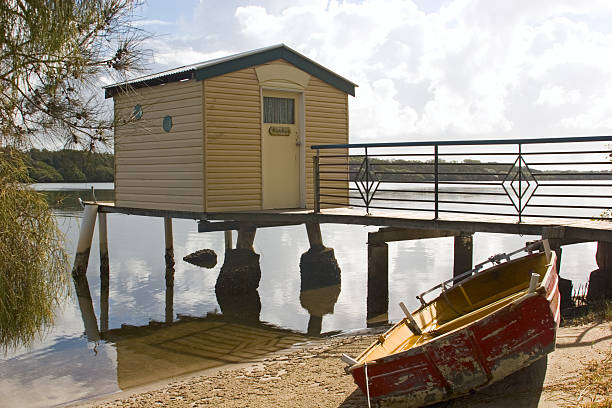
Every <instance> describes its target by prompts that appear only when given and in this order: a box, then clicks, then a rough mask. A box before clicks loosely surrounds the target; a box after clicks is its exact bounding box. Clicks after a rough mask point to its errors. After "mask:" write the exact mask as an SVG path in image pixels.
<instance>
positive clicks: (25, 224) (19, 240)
mask: <svg viewBox="0 0 612 408" xmlns="http://www.w3.org/2000/svg"><path fill="white" fill-rule="evenodd" d="M28 181H29V179H28V177H27V168H26V166H25V164H24V161H23V156H22V154H21V153H19V152H17V151H14V150H11V149H5V150H2V151H0V351H2V352H7V351H9V350H11V349H14V348H17V347H19V346H21V345H26V346H27V345H29V344H30V343H31V342H32V341H33V340H34V339H35V338H36V336H37V335H40V334H41V333H43V332H44V330H45V328H47V327H49V325H51V324H52V323H53V319H54V316H55V312H56V309H57V307H58V305H59V304H60V302H61V301H62V300H63V299H64V298H65V297H66V296H67V294H68V290H69V276H70V274H69V270H68V259H67V254H66V252H65V251H64V237H63V234H62V233H61V231H60V230H59V229H58V227H57V225H56V223H55V219H54V217H53V214H52V212H51V210H50V209H49V207H48V205H47V201H46V199H45V196H44V195H43V194H41V193H38V192H36V191H34V190H32V189H31V188H29V187H28V186H27V183H28Z"/></svg>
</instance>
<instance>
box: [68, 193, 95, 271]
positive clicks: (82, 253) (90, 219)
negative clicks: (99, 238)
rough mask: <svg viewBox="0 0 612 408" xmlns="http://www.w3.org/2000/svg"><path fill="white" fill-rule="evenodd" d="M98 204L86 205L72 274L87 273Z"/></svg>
mask: <svg viewBox="0 0 612 408" xmlns="http://www.w3.org/2000/svg"><path fill="white" fill-rule="evenodd" d="M97 213H98V206H97V205H86V206H85V214H83V220H82V221H81V229H80V231H79V241H78V243H77V250H76V256H75V258H74V265H73V266H72V276H73V277H74V276H81V275H85V274H86V273H87V264H89V252H90V251H91V240H92V239H93V233H94V228H95V226H96V214H97Z"/></svg>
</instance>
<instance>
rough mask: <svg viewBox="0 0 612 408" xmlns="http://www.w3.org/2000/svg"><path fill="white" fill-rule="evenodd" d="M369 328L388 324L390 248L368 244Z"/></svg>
mask: <svg viewBox="0 0 612 408" xmlns="http://www.w3.org/2000/svg"><path fill="white" fill-rule="evenodd" d="M367 304H368V310H367V320H368V322H367V323H368V326H375V325H377V324H381V323H382V324H384V323H387V322H388V315H389V246H388V245H387V244H386V243H384V242H383V243H377V244H368V303H367Z"/></svg>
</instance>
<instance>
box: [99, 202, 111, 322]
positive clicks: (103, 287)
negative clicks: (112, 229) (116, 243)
mask: <svg viewBox="0 0 612 408" xmlns="http://www.w3.org/2000/svg"><path fill="white" fill-rule="evenodd" d="M98 234H99V241H100V331H102V332H105V331H108V296H109V278H110V276H109V275H110V270H109V265H108V228H107V223H106V213H98Z"/></svg>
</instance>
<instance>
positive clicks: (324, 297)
mask: <svg viewBox="0 0 612 408" xmlns="http://www.w3.org/2000/svg"><path fill="white" fill-rule="evenodd" d="M339 295H340V284H339V283H338V284H336V285H332V286H327V287H323V288H316V289H304V285H303V283H302V290H301V291H300V304H301V305H302V307H303V308H304V309H306V310H307V311H308V313H309V314H310V319H309V320H308V332H307V333H308V334H309V335H310V336H318V335H320V334H321V328H322V324H323V316H325V315H326V314H331V313H334V306H335V305H336V302H337V301H338V296H339Z"/></svg>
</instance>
